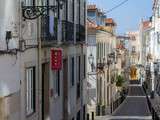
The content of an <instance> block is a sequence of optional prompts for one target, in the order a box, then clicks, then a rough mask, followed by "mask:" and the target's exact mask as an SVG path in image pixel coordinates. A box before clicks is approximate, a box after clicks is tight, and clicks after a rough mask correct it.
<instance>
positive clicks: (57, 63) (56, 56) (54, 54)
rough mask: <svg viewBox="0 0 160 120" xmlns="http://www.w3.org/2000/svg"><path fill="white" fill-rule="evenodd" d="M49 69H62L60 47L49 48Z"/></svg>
mask: <svg viewBox="0 0 160 120" xmlns="http://www.w3.org/2000/svg"><path fill="white" fill-rule="evenodd" d="M51 69H52V70H61V69H62V49H57V48H53V49H51Z"/></svg>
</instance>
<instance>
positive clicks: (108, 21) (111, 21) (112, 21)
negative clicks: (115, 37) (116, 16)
mask: <svg viewBox="0 0 160 120" xmlns="http://www.w3.org/2000/svg"><path fill="white" fill-rule="evenodd" d="M105 23H107V24H114V25H116V23H115V21H114V20H113V18H106V19H105Z"/></svg>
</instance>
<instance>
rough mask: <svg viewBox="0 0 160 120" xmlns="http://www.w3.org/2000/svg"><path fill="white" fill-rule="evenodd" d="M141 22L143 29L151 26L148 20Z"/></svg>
mask: <svg viewBox="0 0 160 120" xmlns="http://www.w3.org/2000/svg"><path fill="white" fill-rule="evenodd" d="M142 24H143V30H145V29H148V28H150V27H151V22H150V21H144V22H143V23H142Z"/></svg>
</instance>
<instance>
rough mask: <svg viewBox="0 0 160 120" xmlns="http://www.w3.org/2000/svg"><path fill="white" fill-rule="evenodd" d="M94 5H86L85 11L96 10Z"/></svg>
mask: <svg viewBox="0 0 160 120" xmlns="http://www.w3.org/2000/svg"><path fill="white" fill-rule="evenodd" d="M96 9H97V7H96V5H87V10H96Z"/></svg>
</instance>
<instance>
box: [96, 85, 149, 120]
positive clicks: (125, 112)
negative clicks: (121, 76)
mask: <svg viewBox="0 0 160 120" xmlns="http://www.w3.org/2000/svg"><path fill="white" fill-rule="evenodd" d="M97 120H152V118H151V113H150V111H149V108H148V105H147V100H146V97H145V93H144V91H143V88H142V86H141V85H140V84H134V83H131V84H130V85H129V92H128V96H127V98H126V100H125V101H124V102H123V103H122V104H121V105H120V106H119V107H118V108H117V109H116V110H115V112H114V113H113V114H112V116H105V117H99V118H98V119H97Z"/></svg>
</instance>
